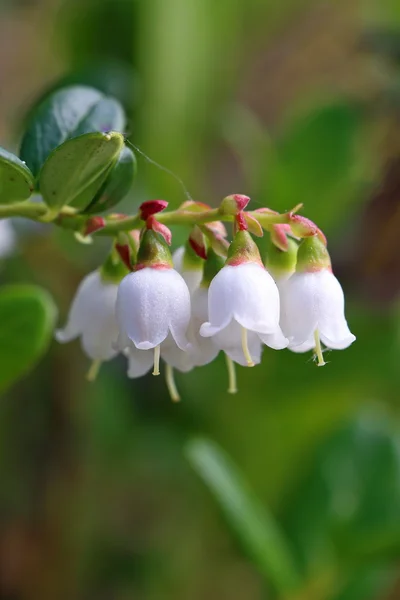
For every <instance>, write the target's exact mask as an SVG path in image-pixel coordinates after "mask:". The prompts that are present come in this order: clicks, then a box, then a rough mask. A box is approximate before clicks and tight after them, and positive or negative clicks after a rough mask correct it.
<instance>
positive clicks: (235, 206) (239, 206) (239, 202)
mask: <svg viewBox="0 0 400 600" xmlns="http://www.w3.org/2000/svg"><path fill="white" fill-rule="evenodd" d="M249 202H250V198H249V196H244V195H243V194H231V195H230V196H226V197H225V198H224V199H223V200H222V202H221V205H220V211H221V213H222V214H224V215H236V214H237V213H239V212H240V211H242V210H244V209H245V208H246V206H247V205H248V203H249Z"/></svg>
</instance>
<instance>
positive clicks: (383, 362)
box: [0, 0, 400, 600]
mask: <svg viewBox="0 0 400 600" xmlns="http://www.w3.org/2000/svg"><path fill="white" fill-rule="evenodd" d="M68 83H83V84H87V85H92V86H94V87H98V88H99V89H101V90H104V91H106V92H107V93H109V94H111V95H113V96H116V97H117V98H119V99H120V100H121V102H122V103H123V105H124V107H125V109H126V111H127V113H128V115H129V130H128V131H127V132H126V133H127V134H129V137H130V139H131V140H132V141H133V143H134V144H136V145H137V146H139V147H140V148H141V149H142V150H143V151H144V152H145V153H146V154H147V155H149V156H150V157H151V158H152V159H153V160H155V161H157V162H158V163H161V164H162V165H164V166H165V167H167V168H168V169H171V170H172V171H173V172H174V173H176V174H177V175H178V176H179V177H180V178H181V179H182V180H183V181H184V183H185V186H186V187H187V189H188V190H189V192H190V194H191V196H192V197H193V198H194V199H196V200H200V201H205V202H208V203H210V204H213V205H216V204H217V203H218V202H219V201H220V199H221V198H222V197H223V196H225V195H227V194H230V193H235V192H236V193H245V194H248V195H250V196H251V197H252V204H251V208H257V207H259V206H269V207H271V208H273V209H276V210H280V211H282V210H285V209H289V208H291V207H292V206H294V205H295V204H297V203H298V202H303V203H304V207H305V208H304V214H306V215H307V216H308V217H310V218H311V219H313V220H315V221H316V222H317V223H318V225H319V226H320V227H321V228H322V229H323V230H324V231H325V233H326V234H327V235H328V238H329V248H330V251H331V254H332V260H333V266H334V270H335V272H336V274H337V275H338V277H339V279H340V280H341V282H342V284H343V287H344V289H345V292H346V297H347V317H348V321H349V324H350V327H351V330H352V331H353V333H354V334H355V335H356V336H357V342H356V343H355V344H354V345H353V346H351V347H350V348H349V349H348V350H346V351H343V352H330V353H328V354H327V355H326V357H327V360H328V361H329V364H328V365H327V366H326V367H325V368H324V369H317V368H316V367H315V365H314V364H313V362H312V360H311V359H310V356H308V355H295V354H292V353H290V352H289V351H281V352H275V351H273V350H270V349H269V348H266V349H265V350H264V356H263V362H262V365H261V366H258V367H257V368H255V369H248V370H247V369H243V368H239V372H238V382H239V390H240V391H239V393H238V394H237V395H235V396H229V395H228V394H227V393H226V387H227V376H226V373H225V367H224V361H223V359H222V356H221V357H220V358H219V359H218V360H217V361H216V362H215V363H213V364H211V365H208V366H206V367H204V368H202V369H196V370H195V371H193V372H191V373H189V374H187V375H179V374H178V375H177V383H178V385H179V388H180V391H181V395H182V398H183V401H182V402H181V404H180V405H174V404H172V403H171V402H170V400H169V398H168V396H167V394H166V389H165V386H164V382H163V381H162V378H152V377H151V376H148V377H146V378H143V379H139V380H137V381H134V382H130V381H129V380H128V379H127V378H126V377H125V369H126V364H125V361H124V360H123V359H117V360H114V361H113V362H112V363H110V364H107V365H105V366H104V368H103V369H102V371H101V373H100V376H99V378H98V380H97V381H96V382H95V383H94V384H92V385H89V384H88V383H87V382H86V380H85V372H86V370H87V367H88V365H87V362H86V359H85V358H84V357H83V354H82V351H81V349H80V347H79V343H78V342H75V343H73V344H71V345H68V346H61V347H59V346H57V345H56V344H55V343H53V344H52V346H51V349H50V352H49V353H48V354H47V355H46V357H45V358H44V360H43V361H42V362H41V363H40V365H39V366H38V367H37V369H36V370H35V371H34V372H33V373H31V374H29V376H27V377H25V378H24V379H23V380H22V381H20V382H19V383H18V384H17V385H15V386H14V387H13V388H12V389H10V390H8V391H7V392H6V393H5V394H4V395H3V397H2V398H1V402H0V482H1V484H0V598H5V599H10V600H11V599H12V600H14V599H29V600H31V599H32V600H36V599H37V600H39V599H40V600H47V599H49V600H50V599H51V600H63V599H64V598H65V599H67V598H68V599H71V598H73V599H82V600H83V599H84V600H91V599H93V600H94V599H96V600H103V599H104V600H108V599H110V600H127V599H128V598H129V599H135V600H136V599H143V600H161V599H162V600H164V599H166V600H167V599H168V600H169V599H171V600H172V599H174V600H203V599H206V598H207V599H214V598H215V599H225V598H226V599H229V600H258V599H264V598H283V599H285V600H330V599H332V600H369V599H371V600H372V599H374V600H375V599H382V600H389V599H390V600H395V599H397V598H399V597H400V572H399V570H398V563H399V559H400V438H399V427H398V413H399V411H398V401H399V395H400V394H399V391H400V368H399V355H400V353H399V348H400V327H399V289H400V260H399V257H398V240H399V233H400V121H399V117H400V4H399V3H398V2H397V0H385V1H384V2H381V1H380V0H364V1H361V2H355V1H349V0H337V1H335V2H320V1H319V2H318V1H316V0H282V2H276V1H274V0H64V1H63V0H19V1H18V0H8V1H5V0H2V2H1V3H0V90H1V91H0V141H1V144H2V145H3V146H6V147H8V148H11V149H12V148H14V149H16V148H17V147H18V143H19V140H20V136H21V132H22V130H23V124H24V119H25V115H26V113H27V111H28V110H29V108H30V106H31V104H32V103H33V102H34V101H36V100H37V99H38V98H39V97H41V96H42V95H43V94H44V93H46V92H47V91H49V90H50V89H53V88H54V87H57V86H59V85H63V84H68ZM138 163H139V171H138V178H137V180H136V183H135V185H134V188H133V189H132V192H131V194H130V196H129V197H128V198H127V199H126V200H125V202H124V204H125V206H124V208H125V210H126V211H129V212H132V213H133V212H134V211H135V209H136V207H137V205H138V204H139V203H140V202H142V201H143V200H145V199H149V198H157V197H158V198H164V199H166V200H168V201H169V203H170V207H176V206H178V205H179V204H180V203H182V202H183V201H184V200H185V199H186V197H185V194H184V191H183V189H182V187H181V186H180V185H179V183H178V182H177V181H176V180H175V179H174V178H173V177H171V175H169V174H167V173H165V172H163V171H162V170H159V169H157V168H156V167H155V166H154V165H152V164H149V163H148V162H147V161H146V160H145V159H143V158H141V157H140V156H139V157H138ZM16 227H17V228H18V231H19V232H20V238H19V248H18V252H17V253H16V255H15V256H13V257H10V258H8V259H7V260H4V261H3V264H2V269H1V272H0V280H1V283H5V282H20V281H23V282H34V283H39V284H41V285H43V286H44V287H45V288H47V289H48V290H49V291H50V292H51V294H52V295H53V296H54V298H55V299H56V302H57V304H58V306H59V309H60V321H62V322H63V321H64V319H65V316H66V313H67V310H68V307H69V304H70V301H71V299H72V297H73V294H74V291H75V289H76V286H77V284H78V282H79V281H80V280H81V278H82V277H83V276H84V274H86V273H87V272H88V271H89V270H92V269H93V268H95V267H97V266H98V265H99V264H100V262H101V261H102V260H103V259H104V257H105V255H106V252H107V249H108V244H107V243H104V241H97V242H96V244H94V245H92V246H82V245H80V244H78V243H77V241H76V240H75V239H73V238H72V236H71V235H70V234H69V233H68V232H64V231H55V230H54V231H53V229H51V228H46V227H42V228H39V229H38V228H34V230H31V229H30V228H29V227H27V225H26V223H24V222H17V223H16ZM185 233H186V232H185V231H181V230H179V231H176V232H175V238H174V239H175V243H176V244H178V243H180V242H182V241H183V240H184V235H185ZM262 244H263V241H261V247H262ZM0 327H1V325H0ZM28 334H29V331H28V332H27V335H28ZM0 346H1V343H0ZM6 353H7V348H5V347H4V346H3V347H0V360H1V355H3V356H5V355H6Z"/></svg>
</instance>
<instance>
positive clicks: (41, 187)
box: [0, 87, 355, 400]
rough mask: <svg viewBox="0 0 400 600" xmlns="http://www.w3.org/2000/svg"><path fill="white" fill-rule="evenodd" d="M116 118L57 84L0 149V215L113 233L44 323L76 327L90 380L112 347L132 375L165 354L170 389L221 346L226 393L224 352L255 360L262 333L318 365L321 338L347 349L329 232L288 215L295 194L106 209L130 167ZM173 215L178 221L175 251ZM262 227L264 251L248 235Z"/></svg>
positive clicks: (93, 98) (231, 362) (92, 98)
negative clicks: (66, 303) (286, 201)
mask: <svg viewBox="0 0 400 600" xmlns="http://www.w3.org/2000/svg"><path fill="white" fill-rule="evenodd" d="M125 127H126V123H125V115H124V112H123V109H122V108H121V106H120V105H119V103H118V102H117V101H116V100H114V99H112V98H108V97H105V96H104V95H103V94H101V93H100V92H98V91H97V90H94V89H91V88H85V87H71V88H66V89H62V90H59V91H57V92H55V93H53V94H52V95H51V96H49V97H48V98H47V99H46V100H44V101H43V102H42V103H40V104H39V105H38V106H37V107H36V108H35V110H34V111H33V112H32V114H31V117H30V120H29V123H28V127H27V130H26V133H25V135H24V137H23V140H22V144H21V150H20V156H19V157H18V156H15V155H13V154H10V153H9V152H8V151H6V150H1V156H0V161H1V162H0V165H1V181H2V186H1V188H0V202H1V206H0V217H1V218H3V219H7V218H9V217H25V218H27V219H32V220H34V221H38V222H41V223H51V224H53V225H54V226H55V227H61V228H64V229H67V230H68V231H70V232H71V235H75V237H76V239H77V241H78V242H81V243H88V242H92V241H94V240H95V239H96V238H97V237H98V236H107V237H108V238H109V239H110V253H109V256H108V257H107V259H106V260H105V262H104V264H102V265H99V268H98V269H97V270H96V271H94V272H93V273H90V274H89V275H87V276H86V277H85V279H84V280H83V281H82V283H81V285H80V286H79V288H78V290H77V292H76V296H75V299H74V301H73V303H72V307H71V310H70V314H69V318H68V321H67V324H66V326H65V328H64V329H60V330H58V331H56V334H55V335H56V338H57V340H58V341H59V342H68V341H70V340H72V339H74V338H76V337H80V338H81V342H82V347H83V350H84V352H85V353H86V355H87V356H88V357H89V358H90V359H91V361H92V363H91V366H90V368H89V370H88V379H89V380H93V379H95V377H96V375H97V372H98V369H99V367H100V365H101V363H103V362H105V361H108V360H110V359H112V358H113V357H114V356H116V355H117V354H119V353H122V354H123V355H125V356H126V358H127V361H128V369H127V374H128V376H129V377H131V378H135V377H140V376H142V375H144V374H146V373H147V372H148V371H152V373H153V375H159V373H160V370H161V367H160V360H161V359H162V360H163V361H164V363H165V374H166V381H167V385H168V389H169V391H170V395H171V398H172V399H173V400H178V399H179V393H178V391H177V389H176V385H175V382H174V375H173V370H174V369H178V370H180V371H182V372H186V371H189V370H191V369H193V368H194V367H200V366H202V365H205V364H207V363H209V362H211V361H212V360H214V359H215V358H216V356H217V355H218V354H219V352H220V351H221V352H224V353H225V356H226V362H227V367H228V374H229V386H228V391H229V392H232V393H233V392H235V391H236V377H235V363H238V364H239V365H242V366H244V367H253V366H254V365H256V364H258V363H260V361H261V353H262V348H263V346H264V345H267V346H269V347H271V348H274V349H275V350H283V349H285V348H288V349H289V350H291V351H293V352H307V351H312V352H314V353H315V357H316V362H317V364H318V365H319V366H322V365H324V364H325V361H324V357H323V349H322V344H324V346H325V347H327V348H331V349H344V348H347V347H348V346H349V345H350V344H351V343H352V342H353V341H354V339H355V337H354V335H353V334H352V333H351V332H350V330H349V328H348V326H347V322H346V320H345V317H344V297H343V291H342V288H341V286H340V284H339V282H338V280H337V279H336V277H335V276H334V275H333V273H332V268H331V261H330V257H329V254H328V250H327V242H326V238H325V236H324V234H323V233H322V231H321V230H320V229H319V228H318V226H317V225H316V224H315V223H313V222H312V221H310V220H309V219H307V218H306V217H304V216H301V215H299V214H298V212H299V210H300V209H301V208H302V205H298V206H296V207H293V208H292V209H291V210H288V211H287V212H285V213H283V214H280V213H278V212H276V211H274V210H273V209H272V208H269V207H262V208H257V209H256V210H248V208H249V202H250V198H249V197H248V196H246V195H243V194H230V195H227V196H226V197H225V198H223V199H222V201H221V202H220V203H219V204H218V205H217V206H216V207H215V208H211V206H209V205H207V204H205V203H203V202H198V201H194V200H187V201H185V202H184V203H183V204H182V205H181V206H180V207H179V208H178V209H177V210H172V211H168V210H167V208H168V203H167V202H166V201H164V200H147V201H145V202H143V203H142V204H141V205H140V207H139V210H138V211H137V212H134V213H133V214H121V213H116V212H112V211H113V210H114V209H115V207H116V206H117V205H118V203H119V202H120V201H121V200H123V199H124V197H125V196H126V195H127V193H128V192H129V190H130V187H131V184H132V181H133V179H134V176H135V171H136V160H135V156H134V153H133V152H132V150H131V148H130V144H129V142H128V141H127V140H126V139H125V137H124V134H123V133H122V132H123V131H124V128H125ZM33 195H34V197H33V198H32V196H33ZM5 223H6V224H7V221H6V222H5ZM171 225H181V226H184V227H186V228H187V229H188V231H189V234H188V239H187V242H186V244H185V245H184V246H183V247H180V248H177V249H176V250H175V253H174V254H173V255H171V250H170V248H171V246H172V245H173V239H172V234H171V231H170V228H169V227H170V226H171ZM227 225H228V226H229V232H230V233H228V230H227V227H226V226H227ZM2 235H3V236H4V237H5V236H6V231H4V233H3V234H2ZM263 235H267V236H269V250H268V252H267V256H266V257H265V260H264V261H263V259H262V257H261V255H260V252H259V249H258V246H257V244H256V242H255V241H254V239H255V238H257V237H261V236H263ZM30 292H31V293H32V290H30ZM53 320H54V319H53V318H52V319H51V322H53Z"/></svg>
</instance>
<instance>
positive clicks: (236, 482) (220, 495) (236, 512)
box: [186, 439, 299, 595]
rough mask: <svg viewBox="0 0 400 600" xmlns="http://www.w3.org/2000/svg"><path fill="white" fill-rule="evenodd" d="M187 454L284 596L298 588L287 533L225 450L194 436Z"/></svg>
mask: <svg viewBox="0 0 400 600" xmlns="http://www.w3.org/2000/svg"><path fill="white" fill-rule="evenodd" d="M186 454H187V457H188V459H189V461H190V463H191V464H192V466H193V467H194V469H195V470H196V471H197V472H198V474H199V475H200V476H201V477H202V478H203V480H204V481H205V483H206V485H207V486H208V487H209V488H210V490H211V491H212V493H213V494H214V496H215V497H216V499H217V501H218V503H219V505H220V507H221V509H222V511H223V513H224V514H225V516H226V518H227V521H228V523H229V524H230V525H231V527H232V529H233V531H234V532H235V533H236V535H237V536H238V538H239V540H240V541H241V543H242V544H243V547H244V549H245V550H246V552H247V554H248V555H249V557H250V558H251V560H252V561H254V563H255V564H256V565H257V567H258V569H259V570H260V572H261V573H262V574H263V575H264V577H265V578H266V580H267V581H268V582H269V583H271V584H272V585H273V587H274V588H275V589H276V590H277V591H278V592H280V593H281V594H282V595H283V594H284V593H286V592H288V591H290V590H294V589H296V588H297V586H298V584H299V575H298V572H297V568H296V565H295V562H294V559H293V556H292V553H291V551H290V548H289V546H288V543H287V540H286V539H285V537H284V534H283V533H282V531H281V530H280V528H279V525H278V523H277V522H276V521H275V519H274V517H273V515H272V514H271V513H270V512H269V511H268V509H267V508H266V507H265V506H263V505H262V504H261V503H260V501H259V500H258V499H257V498H256V497H255V496H254V495H253V492H252V491H251V490H250V488H249V486H248V484H247V482H246V481H245V480H244V478H243V476H242V475H241V473H240V472H239V471H238V470H237V468H236V466H235V465H234V464H233V463H232V461H231V460H230V459H229V457H228V456H227V455H226V454H225V452H224V451H223V450H222V449H221V448H219V447H218V446H217V445H216V444H215V443H214V442H211V441H210V440H207V439H193V440H191V441H190V442H189V443H188V445H187V448H186Z"/></svg>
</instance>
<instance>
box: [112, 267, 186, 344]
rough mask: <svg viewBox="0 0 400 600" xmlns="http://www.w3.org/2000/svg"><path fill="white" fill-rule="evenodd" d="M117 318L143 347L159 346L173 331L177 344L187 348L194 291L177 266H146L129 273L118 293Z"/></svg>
mask: <svg viewBox="0 0 400 600" xmlns="http://www.w3.org/2000/svg"><path fill="white" fill-rule="evenodd" d="M116 314H117V322H118V327H119V330H120V332H121V334H122V335H125V336H126V337H127V338H128V339H129V340H131V341H132V342H133V344H134V345H135V346H136V348H138V349H139V350H149V349H151V348H155V347H156V346H159V345H160V344H161V343H162V342H163V341H164V340H165V339H166V337H167V335H168V333H171V335H172V337H173V339H174V340H175V342H176V344H177V346H178V347H179V348H180V349H181V350H186V349H187V347H188V340H187V337H186V331H187V328H188V325H189V320H190V295H189V290H188V287H187V285H186V283H185V282H184V280H183V278H182V277H181V275H179V273H177V271H175V270H174V269H170V268H169V269H168V268H167V269H157V268H152V267H146V268H144V269H140V270H139V271H136V272H134V273H130V274H129V275H127V276H126V277H125V278H124V279H123V280H122V281H121V283H120V285H119V289H118V296H117V312H116Z"/></svg>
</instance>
